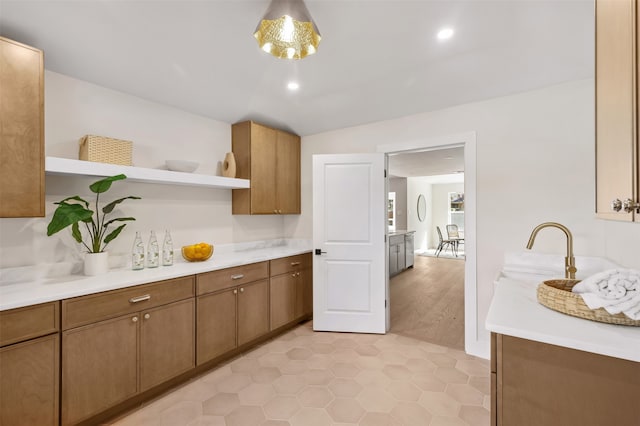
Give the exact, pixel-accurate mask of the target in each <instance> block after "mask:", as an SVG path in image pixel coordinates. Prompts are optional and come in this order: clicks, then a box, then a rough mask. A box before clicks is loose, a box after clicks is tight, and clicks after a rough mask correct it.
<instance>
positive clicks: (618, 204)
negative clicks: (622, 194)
mask: <svg viewBox="0 0 640 426" xmlns="http://www.w3.org/2000/svg"><path fill="white" fill-rule="evenodd" d="M611 210H613V211H614V212H619V211H620V210H622V201H620V199H618V198H616V199H615V200H613V201H612V202H611Z"/></svg>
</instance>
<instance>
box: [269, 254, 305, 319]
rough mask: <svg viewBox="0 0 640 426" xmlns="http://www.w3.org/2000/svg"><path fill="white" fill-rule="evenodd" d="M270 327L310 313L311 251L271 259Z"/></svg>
mask: <svg viewBox="0 0 640 426" xmlns="http://www.w3.org/2000/svg"><path fill="white" fill-rule="evenodd" d="M270 263H271V265H270V270H271V274H270V275H271V276H270V279H269V281H270V298H269V300H270V302H269V303H270V311H271V322H270V329H271V330H275V329H277V328H279V327H282V326H284V325H286V324H289V323H291V322H292V321H297V320H300V319H302V318H305V317H308V316H309V315H311V312H312V310H313V306H312V300H313V294H312V293H313V274H312V272H311V267H312V258H311V254H310V253H306V254H300V255H297V256H289V257H283V258H280V259H274V260H271V261H270Z"/></svg>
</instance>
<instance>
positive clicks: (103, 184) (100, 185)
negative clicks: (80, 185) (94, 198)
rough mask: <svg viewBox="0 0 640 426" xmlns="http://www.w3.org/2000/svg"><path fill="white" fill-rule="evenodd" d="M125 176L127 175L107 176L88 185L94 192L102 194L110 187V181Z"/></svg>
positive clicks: (124, 177)
mask: <svg viewBox="0 0 640 426" xmlns="http://www.w3.org/2000/svg"><path fill="white" fill-rule="evenodd" d="M126 178H127V177H126V176H125V175H115V176H109V177H106V178H104V179H102V180H99V181H97V182H94V183H92V184H91V185H89V189H90V190H91V191H92V192H94V193H96V194H102V193H103V192H107V191H108V190H109V188H111V183H112V182H115V181H117V180H122V179H126Z"/></svg>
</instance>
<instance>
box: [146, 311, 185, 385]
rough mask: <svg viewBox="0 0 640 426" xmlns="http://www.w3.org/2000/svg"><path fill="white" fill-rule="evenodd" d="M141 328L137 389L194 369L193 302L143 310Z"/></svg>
mask: <svg viewBox="0 0 640 426" xmlns="http://www.w3.org/2000/svg"><path fill="white" fill-rule="evenodd" d="M141 317H142V318H141V321H142V324H141V326H140V390H141V391H145V390H147V389H150V388H152V387H153V386H155V385H158V384H160V383H162V382H165V381H167V380H169V379H171V378H172V377H175V376H177V375H179V374H181V373H184V372H186V371H189V370H190V369H192V368H194V367H195V300H194V299H187V300H183V301H181V302H176V303H172V304H170V305H165V306H161V307H159V308H155V309H150V310H148V311H144V312H142V314H141Z"/></svg>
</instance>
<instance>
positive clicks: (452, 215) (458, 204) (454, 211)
mask: <svg viewBox="0 0 640 426" xmlns="http://www.w3.org/2000/svg"><path fill="white" fill-rule="evenodd" d="M449 223H450V224H452V225H458V230H460V231H464V193H461V192H450V193H449Z"/></svg>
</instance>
